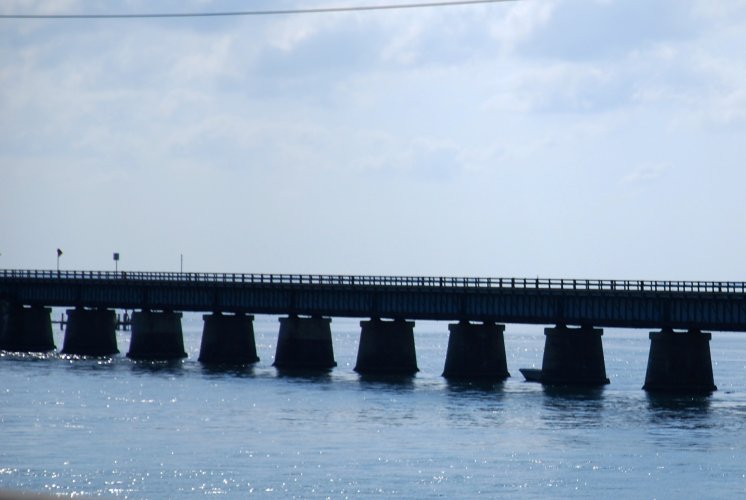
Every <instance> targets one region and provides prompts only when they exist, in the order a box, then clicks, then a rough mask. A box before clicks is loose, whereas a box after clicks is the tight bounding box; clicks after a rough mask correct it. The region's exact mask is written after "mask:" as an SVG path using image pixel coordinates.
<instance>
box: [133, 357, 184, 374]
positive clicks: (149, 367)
mask: <svg viewBox="0 0 746 500" xmlns="http://www.w3.org/2000/svg"><path fill="white" fill-rule="evenodd" d="M132 372H133V373H136V374H138V375H140V374H159V375H180V376H181V375H183V374H184V361H183V360H181V359H174V360H168V361H144V360H142V361H141V360H138V361H132Z"/></svg>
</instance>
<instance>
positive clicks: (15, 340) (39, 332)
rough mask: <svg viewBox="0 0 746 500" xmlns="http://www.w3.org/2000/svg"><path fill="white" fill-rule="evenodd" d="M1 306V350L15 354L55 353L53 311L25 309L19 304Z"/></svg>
mask: <svg viewBox="0 0 746 500" xmlns="http://www.w3.org/2000/svg"><path fill="white" fill-rule="evenodd" d="M4 304H5V305H4V306H3V305H0V349H1V350H5V351H15V352H47V351H53V350H54V349H55V348H56V346H55V345H54V337H53V336H52V317H51V313H52V309H51V308H49V307H41V306H34V307H23V306H22V305H19V304H12V303H7V302H5V303H4Z"/></svg>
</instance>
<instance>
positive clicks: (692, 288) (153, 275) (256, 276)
mask: <svg viewBox="0 0 746 500" xmlns="http://www.w3.org/2000/svg"><path fill="white" fill-rule="evenodd" d="M0 279H43V280H73V281H75V280H107V281H123V280H126V281H128V282H132V281H142V282H153V281H156V282H171V283H174V284H191V283H194V284H197V283H231V284H270V285H338V286H394V287H419V288H422V287H433V288H444V287H447V288H492V289H495V288H496V289H504V288H510V289H515V288H523V289H546V290H608V291H634V292H645V291H649V292H700V293H701V292H705V293H706V292H710V293H746V282H742V281H741V282H734V281H650V280H599V279H549V278H475V277H446V276H365V275H363V276H354V275H325V274H265V273H251V274H247V273H183V272H148V271H54V270H27V269H0Z"/></svg>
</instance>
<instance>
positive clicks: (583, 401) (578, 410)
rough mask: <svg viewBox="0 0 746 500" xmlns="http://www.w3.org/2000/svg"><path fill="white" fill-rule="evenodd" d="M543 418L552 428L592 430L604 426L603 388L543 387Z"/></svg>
mask: <svg viewBox="0 0 746 500" xmlns="http://www.w3.org/2000/svg"><path fill="white" fill-rule="evenodd" d="M543 392H544V398H543V403H544V409H545V410H546V411H545V412H543V413H542V415H541V418H542V420H544V421H545V422H546V423H547V424H548V425H549V426H550V427H559V428H578V427H580V428H590V427H601V426H602V425H603V410H604V388H603V387H565V386H549V385H545V386H543Z"/></svg>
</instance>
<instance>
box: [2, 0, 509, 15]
mask: <svg viewBox="0 0 746 500" xmlns="http://www.w3.org/2000/svg"><path fill="white" fill-rule="evenodd" d="M515 1H518V0H451V1H443V2H419V3H398V4H383V5H359V6H346V7H345V6H342V7H318V8H309V9H285V10H243V11H231V12H162V13H152V14H147V13H140V14H0V19H137V18H178V17H232V16H283V15H292V14H329V13H334V12H360V11H373V10H398V9H419V8H426V7H452V6H458V5H474V4H486V3H503V2H515Z"/></svg>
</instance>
